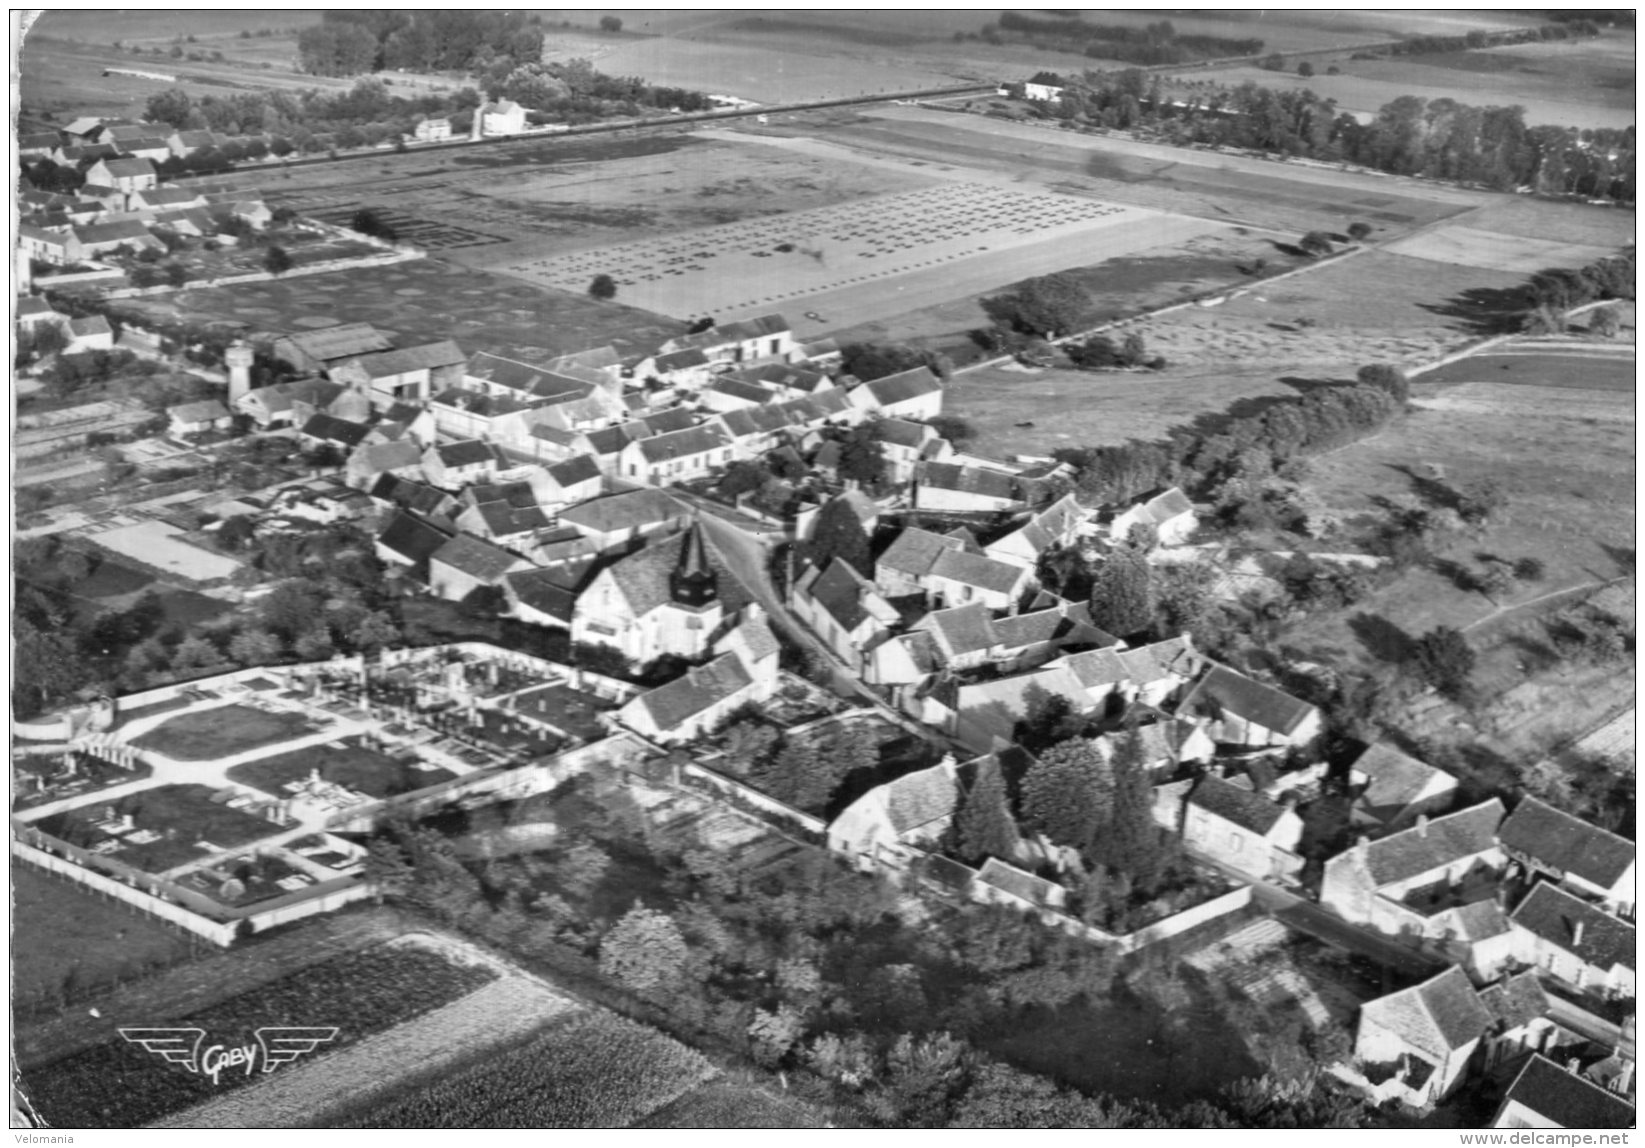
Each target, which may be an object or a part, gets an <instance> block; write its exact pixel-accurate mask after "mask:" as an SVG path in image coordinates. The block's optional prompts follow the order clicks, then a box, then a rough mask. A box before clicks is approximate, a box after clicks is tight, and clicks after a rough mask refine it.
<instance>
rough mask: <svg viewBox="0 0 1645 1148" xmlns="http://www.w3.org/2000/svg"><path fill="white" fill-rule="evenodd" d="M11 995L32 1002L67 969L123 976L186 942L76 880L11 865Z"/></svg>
mask: <svg viewBox="0 0 1645 1148" xmlns="http://www.w3.org/2000/svg"><path fill="white" fill-rule="evenodd" d="M11 936H12V944H11V975H12V999H13V1001H14V1002H15V1003H17V1004H24V1003H26V1002H32V1001H33V1000H35V999H36V998H37V997H38V996H39V995H41V994H45V993H49V992H53V991H56V990H57V989H58V988H60V987H61V986H62V984H63V978H64V977H65V976H68V975H70V974H71V973H72V975H73V977H74V978H75V980H76V981H78V982H79V983H80V984H81V985H84V986H90V985H103V984H107V983H109V982H111V981H113V980H115V979H117V978H118V979H127V978H130V977H133V976H136V975H137V974H139V973H140V972H143V971H146V970H147V969H149V968H151V967H153V966H155V965H168V964H171V963H173V962H175V961H177V960H180V959H181V958H183V957H184V956H185V955H186V954H187V953H188V952H189V950H190V946H189V942H188V939H187V938H186V937H185V936H184V935H183V934H182V933H180V932H178V931H176V930H174V929H172V928H170V927H168V926H166V925H163V924H161V923H160V922H158V921H156V920H154V919H152V918H150V917H145V916H143V915H141V914H139V913H137V912H135V911H133V910H132V909H130V908H129V907H127V906H126V905H125V904H124V903H123V902H120V901H113V900H109V899H107V898H104V897H100V896H98V895H97V894H95V893H93V892H90V891H89V890H87V889H86V887H85V886H84V885H81V884H79V883H78V882H74V881H68V880H65V879H63V878H61V877H56V876H53V875H52V874H49V873H45V872H43V871H41V870H39V869H35V868H33V867H32V866H29V865H21V864H14V865H12V867H11Z"/></svg>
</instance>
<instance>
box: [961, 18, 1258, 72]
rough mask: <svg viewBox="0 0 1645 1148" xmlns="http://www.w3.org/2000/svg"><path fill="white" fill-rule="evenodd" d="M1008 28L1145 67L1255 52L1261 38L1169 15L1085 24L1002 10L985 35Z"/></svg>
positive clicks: (1013, 33)
mask: <svg viewBox="0 0 1645 1148" xmlns="http://www.w3.org/2000/svg"><path fill="white" fill-rule="evenodd" d="M991 32H992V34H993V35H994V36H995V37H998V36H999V33H1001V32H1004V33H1007V34H1009V36H1010V38H1012V39H1027V40H1030V41H1032V42H1034V43H1035V44H1037V45H1040V46H1045V47H1056V48H1061V49H1063V50H1065V51H1074V52H1080V53H1083V54H1084V55H1087V56H1091V57H1094V58H1096V59H1102V60H1120V61H1122V62H1124V63H1127V64H1140V65H1142V66H1144V67H1148V66H1154V65H1160V64H1188V63H1193V62H1195V61H1198V60H1211V59H1220V58H1223V57H1226V56H1255V55H1257V54H1258V53H1259V52H1261V51H1262V44H1263V42H1262V41H1261V40H1260V39H1256V38H1245V39H1235V38H1231V37H1222V36H1192V35H1187V36H1185V35H1181V34H1179V33H1178V32H1177V30H1176V28H1175V27H1173V26H1172V24H1171V21H1169V20H1161V21H1158V22H1157V23H1153V24H1148V25H1146V26H1145V27H1142V28H1138V27H1135V26H1132V25H1124V24H1087V23H1086V22H1085V21H1084V20H1081V19H1079V18H1078V17H1074V18H1071V19H1055V20H1045V19H1037V18H1035V17H1032V16H1024V15H1023V14H1022V13H1020V12H1002V13H1000V18H999V22H998V24H996V25H993V26H991V27H989V28H984V30H983V37H984V38H985V39H987V38H989V35H990V33H991Z"/></svg>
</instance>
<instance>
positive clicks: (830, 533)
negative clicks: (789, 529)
mask: <svg viewBox="0 0 1645 1148" xmlns="http://www.w3.org/2000/svg"><path fill="white" fill-rule="evenodd" d="M801 555H802V556H803V557H804V558H805V559H806V560H807V561H809V562H811V563H812V564H813V565H816V566H821V567H825V568H826V567H827V566H828V564H829V563H830V562H832V561H833V560H834V559H836V558H841V559H844V560H845V562H846V563H848V564H849V565H850V566H851V568H852V569H854V570H855V571H856V572H857V573H859V574H861V575H863V576H864V577H868V578H871V577H873V575H874V559H873V557H872V555H871V554H870V552H869V548H868V535H867V534H865V533H863V528H862V519H860V518H858V517H857V512H856V511H855V510H853V509H851V504H850V503H849V502H847V501H846V500H845V499H843V498H834V499H831V500H829V501H828V502H826V503H824V504H823V508H822V509H821V510H819V511H818V512H817V521H816V522H815V523H813V524H812V527H811V537H810V538H809V539H807V540H806V541H805V542H804V543H802V544H801Z"/></svg>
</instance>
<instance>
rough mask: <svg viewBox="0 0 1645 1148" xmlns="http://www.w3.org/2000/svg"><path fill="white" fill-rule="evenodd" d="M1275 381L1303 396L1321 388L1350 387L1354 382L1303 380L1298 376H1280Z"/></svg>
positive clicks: (1349, 380) (1347, 380)
mask: <svg viewBox="0 0 1645 1148" xmlns="http://www.w3.org/2000/svg"><path fill="white" fill-rule="evenodd" d="M1277 381H1278V382H1281V383H1284V384H1285V385H1286V386H1288V387H1290V388H1291V389H1292V390H1295V391H1301V392H1302V393H1303V394H1307V393H1308V392H1309V391H1317V390H1320V389H1321V388H1328V387H1347V386H1352V385H1353V382H1354V380H1352V379H1304V378H1302V377H1301V376H1298V375H1281V376H1280V377H1279V379H1278V380H1277Z"/></svg>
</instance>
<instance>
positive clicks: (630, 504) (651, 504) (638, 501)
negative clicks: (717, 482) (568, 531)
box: [560, 487, 687, 534]
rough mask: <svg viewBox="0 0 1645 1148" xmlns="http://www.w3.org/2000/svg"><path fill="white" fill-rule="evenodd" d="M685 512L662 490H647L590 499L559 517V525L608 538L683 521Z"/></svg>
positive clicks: (649, 488) (565, 511) (682, 507)
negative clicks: (629, 531) (614, 534)
mask: <svg viewBox="0 0 1645 1148" xmlns="http://www.w3.org/2000/svg"><path fill="white" fill-rule="evenodd" d="M686 513H687V512H686V508H685V507H684V506H683V505H681V504H680V503H679V502H678V501H676V500H675V499H674V498H672V497H671V496H669V495H668V494H666V493H665V492H663V491H661V490H657V489H655V488H653V487H647V488H645V489H643V490H631V491H627V492H625V493H623V494H609V495H606V496H605V497H604V498H591V499H589V500H588V501H587V502H580V503H578V504H577V505H576V506H573V507H570V508H568V509H566V510H564V511H562V512H561V513H560V520H561V521H562V522H569V523H570V524H571V525H573V526H577V527H580V528H581V529H583V530H588V531H593V532H595V533H597V534H611V533H614V532H616V531H619V530H627V529H631V528H635V527H640V528H644V527H651V526H660V525H662V524H663V523H665V522H667V521H669V520H670V519H674V518H683V517H684V516H685V515H686Z"/></svg>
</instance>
